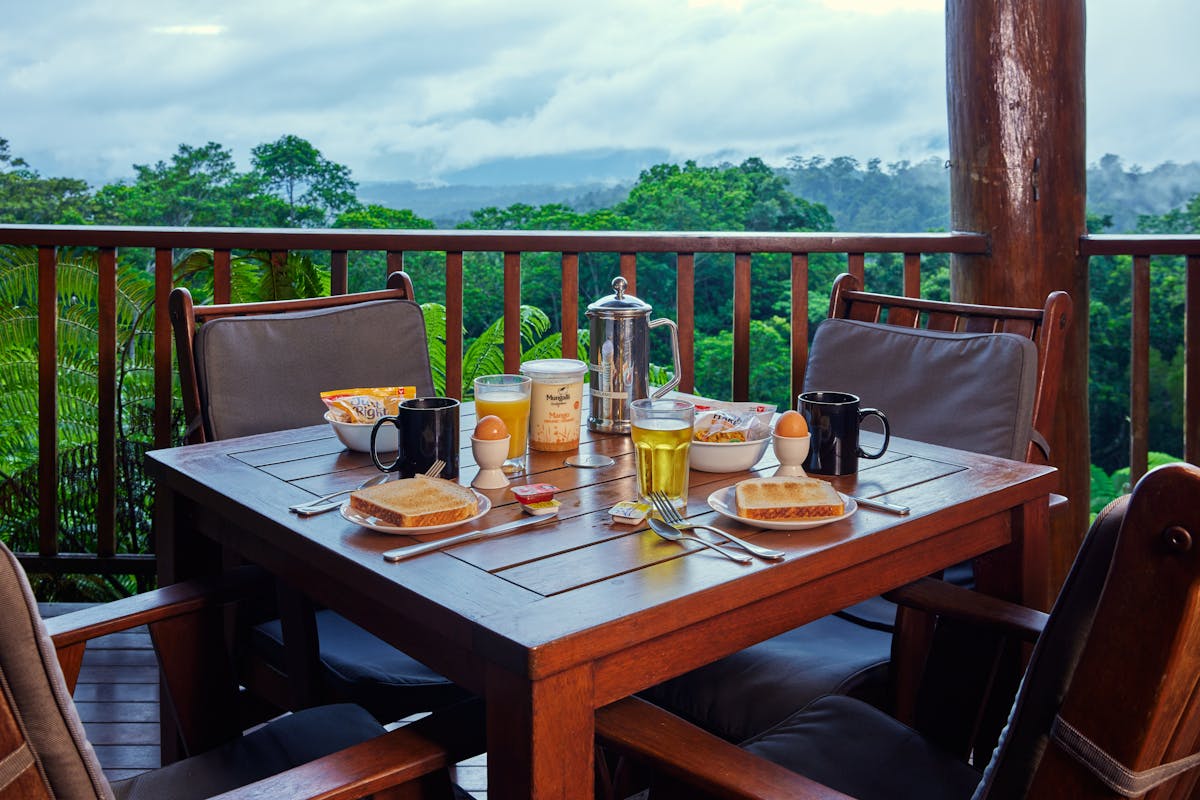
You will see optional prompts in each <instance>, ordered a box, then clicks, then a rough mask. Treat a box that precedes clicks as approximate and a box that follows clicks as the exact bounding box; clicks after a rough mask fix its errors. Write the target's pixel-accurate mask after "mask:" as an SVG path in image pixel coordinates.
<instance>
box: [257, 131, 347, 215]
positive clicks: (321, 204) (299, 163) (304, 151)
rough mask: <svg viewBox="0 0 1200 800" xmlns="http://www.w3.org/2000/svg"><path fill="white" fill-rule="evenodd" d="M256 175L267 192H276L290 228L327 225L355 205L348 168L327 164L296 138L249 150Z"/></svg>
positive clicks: (324, 159) (280, 140)
mask: <svg viewBox="0 0 1200 800" xmlns="http://www.w3.org/2000/svg"><path fill="white" fill-rule="evenodd" d="M250 157H251V160H252V161H253V164H254V169H255V172H256V173H257V174H258V176H260V178H261V179H262V181H263V184H264V185H265V186H266V187H267V189H269V190H271V191H275V192H279V193H280V195H281V196H282V198H283V200H284V202H285V203H287V209H288V224H289V226H292V227H294V226H302V227H320V226H322V225H327V224H329V222H330V221H331V220H332V219H333V218H334V217H335V216H336V215H337V213H338V212H339V211H344V210H345V209H348V208H350V207H352V206H354V205H356V204H357V203H358V200H357V198H356V197H355V194H354V193H355V191H356V190H357V189H358V184H356V183H355V182H354V181H352V180H351V179H350V169H349V168H348V167H345V166H343V165H341V164H337V163H335V162H333V161H329V160H328V159H326V158H325V157H324V156H323V155H321V151H320V150H318V149H317V148H315V147H313V146H312V145H311V144H310V143H309V142H307V141H305V140H304V139H301V138H300V137H299V136H293V135H290V134H289V135H287V136H282V137H280V138H279V139H277V140H276V141H274V142H271V143H270V144H260V145H258V146H257V147H255V148H253V149H252V150H251V151H250Z"/></svg>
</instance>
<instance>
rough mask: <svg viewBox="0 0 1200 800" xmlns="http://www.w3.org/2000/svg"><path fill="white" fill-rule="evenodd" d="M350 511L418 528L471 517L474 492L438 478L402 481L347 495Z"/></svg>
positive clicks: (475, 508)
mask: <svg viewBox="0 0 1200 800" xmlns="http://www.w3.org/2000/svg"><path fill="white" fill-rule="evenodd" d="M350 508H352V509H354V510H355V511H357V512H358V513H360V514H365V515H367V516H371V517H375V518H376V519H379V520H381V521H383V522H386V523H388V524H389V525H397V526H399V527H402V528H422V527H425V526H428V525H445V524H447V523H450V522H457V521H458V520H460V519H467V518H468V517H471V516H474V514H475V512H476V511H478V509H479V501H478V498H476V496H475V492H473V491H471V490H470V489H469V488H467V487H465V486H460V485H458V484H457V483H455V482H454V481H448V480H444V479H442V478H426V477H424V476H417V477H415V478H402V479H400V480H398V481H388V482H387V483H383V484H380V485H378V486H370V487H368V488H366V489H359V490H357V491H355V492H351V493H350Z"/></svg>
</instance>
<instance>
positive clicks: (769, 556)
mask: <svg viewBox="0 0 1200 800" xmlns="http://www.w3.org/2000/svg"><path fill="white" fill-rule="evenodd" d="M650 502H651V503H653V504H654V508H655V509H657V510H658V514H659V516H661V517H662V518H663V522H665V523H667V524H668V525H670V526H671V527H672V528H675V529H677V530H686V529H687V528H701V529H703V530H706V531H712V532H713V533H715V534H717V535H718V536H723V537H725V538H726V539H728V540H729V541H730V542H733V543H734V544H736V545H737V546H738V547H740V548H742V549H743V550H745V551H746V552H747V553H751V554H753V555H756V556H758V557H759V558H765V559H766V560H768V561H781V560H782V559H783V557H784V555H785V553H783V552H781V551H779V550H771V549H768V548H766V547H760V546H758V545H756V544H750V542H745V541H742V540H741V539H739V538H738V537H736V536H734V535H732V534H731V533H729V532H728V531H723V530H721V529H720V528H714V527H713V526H712V525H703V524H701V523H698V522H688V521H687V520H686V519H684V518H683V516H681V515H680V513H679V511H678V510H677V509H676V508H675V506H674V505H672V503H671V498H669V497H667V495H666V493H665V492H651V493H650Z"/></svg>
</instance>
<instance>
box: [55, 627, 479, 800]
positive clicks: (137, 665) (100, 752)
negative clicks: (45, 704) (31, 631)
mask: <svg viewBox="0 0 1200 800" xmlns="http://www.w3.org/2000/svg"><path fill="white" fill-rule="evenodd" d="M78 607H79V606H78V605H74V604H67V603H62V604H43V605H42V614H43V616H47V617H49V616H54V615H55V614H61V613H65V612H67V611H70V610H72V609H73V608H78ZM75 705H76V708H78V710H79V716H80V718H81V719H82V720H83V725H84V728H85V729H86V730H87V735H88V739H89V740H90V741H91V743H92V746H93V747H95V749H96V755H97V756H98V757H99V759H100V763H101V764H102V765H103V766H104V773H105V774H106V775H107V776H108V777H109V779H110V780H120V779H122V778H129V777H132V776H134V775H137V774H138V773H141V772H145V771H146V770H150V769H154V768H155V767H157V766H159V764H160V760H159V751H158V666H157V664H156V662H155V660H154V650H153V648H152V646H151V644H150V634H149V632H148V631H147V630H146V629H145V628H139V629H135V630H133V631H129V632H127V633H116V634H111V635H109V636H105V637H102V638H100V639H96V640H95V641H93V642H91V643H90V644H89V645H88V649H87V651H86V652H85V653H84V657H83V669H82V670H81V672H80V674H79V683H78V685H77V686H76V688H75ZM455 780H456V781H457V782H458V784H459V785H460V786H461V787H462V788H463V789H465V790H466V791H467V792H469V793H470V794H471V796H472V797H474V798H476V800H486V798H487V759H486V756H479V757H477V758H473V759H470V760H469V761H464V762H462V763H461V764H459V765H458V767H457V768H456V774H455Z"/></svg>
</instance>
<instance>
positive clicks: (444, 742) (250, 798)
mask: <svg viewBox="0 0 1200 800" xmlns="http://www.w3.org/2000/svg"><path fill="white" fill-rule="evenodd" d="M484 729H485V728H484V714H483V703H482V702H481V701H479V700H468V701H465V702H463V703H460V704H458V705H456V706H453V707H451V708H448V709H445V710H444V711H438V712H435V713H434V714H431V715H430V716H428V717H425V718H423V719H420V720H418V721H417V722H414V723H412V724H411V725H406V726H404V727H402V728H397V729H396V730H394V731H392V732H391V733H385V734H383V735H382V736H378V737H376V738H374V739H370V740H368V741H365V742H363V743H361V744H357V745H354V746H353V747H348V748H346V749H345V750H339V751H338V752H336V753H331V754H330V755H327V756H325V757H324V758H318V759H317V760H315V761H310V762H308V763H307V764H302V765H300V766H298V767H294V768H292V769H290V770H288V771H286V772H281V773H279V774H278V775H274V776H272V777H270V778H264V779H263V780H261V781H257V782H255V783H252V784H249V785H247V786H243V787H241V788H240V789H234V790H232V791H229V792H226V793H224V794H221V795H218V796H217V797H215V798H212V799H211V800H277V799H278V798H280V797H287V798H294V800H350V799H351V798H358V797H362V796H364V795H368V794H371V793H373V792H379V791H382V790H383V789H387V788H389V787H392V786H398V785H400V784H403V783H407V782H408V781H412V780H415V779H417V778H420V777H421V776H424V775H429V774H431V773H433V772H437V771H438V770H448V769H449V768H450V767H452V766H454V764H456V763H458V762H459V761H462V760H463V759H464V758H469V757H470V756H472V755H477V754H478V753H481V752H483V750H484ZM445 780H446V789H447V792H448V791H449V775H448V774H447V776H446V778H445ZM406 796H407V795H406Z"/></svg>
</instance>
